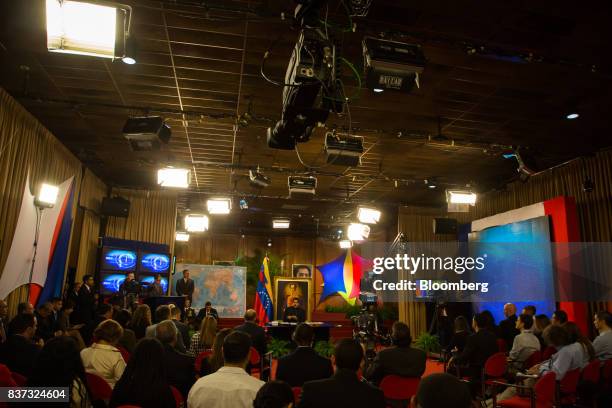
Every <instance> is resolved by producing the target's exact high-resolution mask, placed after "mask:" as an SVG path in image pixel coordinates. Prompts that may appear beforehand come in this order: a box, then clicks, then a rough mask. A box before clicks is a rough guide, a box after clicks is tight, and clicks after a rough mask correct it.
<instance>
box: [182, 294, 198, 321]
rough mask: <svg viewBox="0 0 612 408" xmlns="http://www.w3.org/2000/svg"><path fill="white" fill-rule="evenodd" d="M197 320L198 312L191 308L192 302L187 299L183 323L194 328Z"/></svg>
mask: <svg viewBox="0 0 612 408" xmlns="http://www.w3.org/2000/svg"><path fill="white" fill-rule="evenodd" d="M195 320H196V312H195V309H194V308H193V307H191V300H189V299H188V298H186V299H185V308H184V309H183V323H186V324H187V325H188V326H189V327H190V328H192V327H193V324H194V323H195Z"/></svg>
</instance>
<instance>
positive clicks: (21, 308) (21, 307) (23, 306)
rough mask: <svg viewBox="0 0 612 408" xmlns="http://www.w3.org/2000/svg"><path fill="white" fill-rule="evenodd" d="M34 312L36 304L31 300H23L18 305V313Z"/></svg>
mask: <svg viewBox="0 0 612 408" xmlns="http://www.w3.org/2000/svg"><path fill="white" fill-rule="evenodd" d="M24 313H25V314H34V306H32V304H31V303H30V302H21V303H19V304H18V305H17V314H24Z"/></svg>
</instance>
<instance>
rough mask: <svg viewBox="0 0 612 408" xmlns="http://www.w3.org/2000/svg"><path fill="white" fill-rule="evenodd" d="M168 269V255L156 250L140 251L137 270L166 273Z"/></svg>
mask: <svg viewBox="0 0 612 408" xmlns="http://www.w3.org/2000/svg"><path fill="white" fill-rule="evenodd" d="M169 270H170V255H169V254H165V253H158V252H141V253H140V259H139V261H138V271H140V272H148V273H161V274H165V273H168V271H169Z"/></svg>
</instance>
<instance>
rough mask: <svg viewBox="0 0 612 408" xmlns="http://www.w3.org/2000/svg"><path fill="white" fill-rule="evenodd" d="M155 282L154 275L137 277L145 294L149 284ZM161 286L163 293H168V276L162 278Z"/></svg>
mask: <svg viewBox="0 0 612 408" xmlns="http://www.w3.org/2000/svg"><path fill="white" fill-rule="evenodd" d="M154 280H155V275H139V276H138V281H139V282H140V284H141V285H142V288H143V290H144V291H145V292H146V290H147V288H148V287H149V285H150V284H152V283H153V281H154ZM161 286H162V290H163V291H164V293H168V276H167V275H166V276H162V278H161Z"/></svg>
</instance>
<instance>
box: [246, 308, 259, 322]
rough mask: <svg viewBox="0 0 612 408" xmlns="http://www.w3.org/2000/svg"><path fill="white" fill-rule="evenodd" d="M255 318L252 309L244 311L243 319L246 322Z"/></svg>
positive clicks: (255, 314) (255, 315)
mask: <svg viewBox="0 0 612 408" xmlns="http://www.w3.org/2000/svg"><path fill="white" fill-rule="evenodd" d="M256 318H257V313H256V312H255V310H253V309H248V310H247V311H246V312H245V313H244V320H246V321H247V322H254V321H255V319H256Z"/></svg>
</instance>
